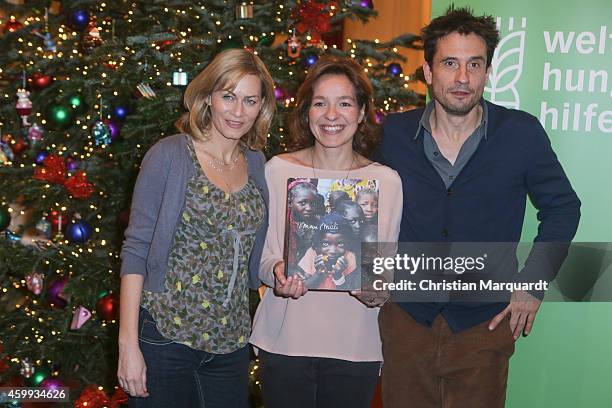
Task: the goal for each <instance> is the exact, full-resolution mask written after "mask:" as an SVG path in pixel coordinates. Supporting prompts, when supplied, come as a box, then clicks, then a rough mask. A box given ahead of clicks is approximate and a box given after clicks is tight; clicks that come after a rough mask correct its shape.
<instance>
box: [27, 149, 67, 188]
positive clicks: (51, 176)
mask: <svg viewBox="0 0 612 408" xmlns="http://www.w3.org/2000/svg"><path fill="white" fill-rule="evenodd" d="M43 166H44V167H43V168H40V167H38V168H36V169H35V170H34V176H33V177H34V179H36V180H43V181H48V182H49V183H54V184H64V181H65V180H66V163H65V162H64V159H63V158H61V157H60V156H57V155H55V154H50V155H48V156H47V157H45V160H43Z"/></svg>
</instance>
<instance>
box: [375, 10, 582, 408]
mask: <svg viewBox="0 0 612 408" xmlns="http://www.w3.org/2000/svg"><path fill="white" fill-rule="evenodd" d="M422 36H423V45H424V49H425V60H426V62H425V63H424V64H423V71H424V74H425V79H426V81H427V84H428V86H429V91H430V95H431V99H432V101H431V102H430V103H429V104H428V105H427V107H426V108H424V109H417V110H413V111H409V112H403V113H399V114H394V115H390V116H389V117H388V118H387V120H386V122H385V136H384V139H383V143H382V146H381V149H380V158H381V160H380V161H382V162H383V163H384V164H387V165H389V166H390V167H392V168H394V169H395V170H396V171H397V172H398V173H399V175H400V177H401V178H402V184H403V196H404V197H406V199H405V200H404V208H403V216H402V221H401V230H400V238H399V240H400V241H402V242H443V243H451V242H508V243H517V242H519V241H520V236H521V230H522V225H523V219H524V215H525V205H526V199H527V197H529V198H530V199H531V201H532V203H533V204H534V206H535V207H536V208H537V210H538V220H539V221H540V223H539V228H538V234H537V236H536V237H535V242H536V243H538V242H557V243H569V242H570V241H571V240H572V238H573V236H574V234H575V232H576V229H577V227H578V221H579V219H580V201H579V199H578V197H577V196H576V194H575V192H574V190H573V189H572V187H571V185H570V183H569V181H568V179H567V177H566V175H565V173H564V172H563V169H562V168H561V165H560V164H559V162H558V160H557V157H556V156H555V153H554V152H553V150H552V148H551V145H550V141H549V139H548V137H547V135H546V133H545V131H544V129H543V128H542V126H541V125H540V123H539V122H538V120H537V119H536V118H535V117H533V116H531V115H529V114H527V113H525V112H522V111H518V110H511V109H506V108H504V107H501V106H497V105H495V104H492V103H490V102H488V101H485V100H484V99H483V98H482V95H483V92H484V87H485V84H486V82H487V76H488V74H489V70H490V66H491V61H492V58H493V52H494V50H495V47H496V45H497V43H498V42H499V34H498V31H497V29H496V27H495V22H494V20H493V18H492V17H490V16H482V17H476V16H474V15H473V14H472V12H471V11H470V10H469V9H463V8H462V9H452V8H451V9H449V10H448V11H447V12H446V14H445V15H443V16H440V17H438V18H435V19H434V20H432V21H431V23H430V24H429V25H428V26H427V27H425V28H424V29H423V30H422ZM566 251H567V246H564V247H563V248H561V251H560V253H558V254H557V256H553V257H548V258H545V257H546V254H544V255H543V254H542V253H539V252H538V251H537V250H535V246H534V250H532V252H531V253H530V255H529V257H528V259H527V262H526V264H525V265H526V266H525V267H524V268H523V269H522V270H521V273H520V274H519V275H521V276H522V277H529V276H534V274H538V273H539V272H538V269H542V268H540V267H541V266H542V265H544V264H545V263H546V262H547V263H546V266H547V268H545V269H547V273H548V275H547V279H552V277H554V275H555V274H556V272H557V271H558V268H559V267H560V265H561V263H562V261H563V258H564V256H565V254H566ZM513 257H514V260H516V256H515V255H513ZM543 260H544V261H545V262H544V261H543ZM510 265H511V267H512V268H514V270H515V272H518V265H517V264H515V263H514V262H512V263H510ZM542 297H543V293H538V292H526V291H515V292H513V293H512V294H511V296H510V295H509V296H508V299H507V300H508V301H505V302H501V301H497V302H489V303H485V302H482V301H480V302H478V303H477V302H463V303H459V302H433V301H432V302H429V303H423V302H421V303H417V302H412V303H409V302H404V303H399V302H398V303H388V304H387V305H385V306H384V307H383V308H382V310H381V312H380V316H379V321H380V331H381V337H382V342H383V353H384V361H385V363H384V366H383V403H384V406H385V408H395V407H402V408H404V407H417V408H428V407H453V408H454V407H458V408H463V407H465V408H475V407H486V408H493V407H503V406H504V402H505V393H506V383H507V376H508V361H509V358H510V356H511V355H512V354H513V352H514V342H515V341H516V339H517V338H518V337H519V336H520V335H525V336H526V335H528V334H529V332H530V331H531V328H532V324H533V321H534V318H535V315H536V313H537V311H538V308H539V306H540V302H541V299H542Z"/></svg>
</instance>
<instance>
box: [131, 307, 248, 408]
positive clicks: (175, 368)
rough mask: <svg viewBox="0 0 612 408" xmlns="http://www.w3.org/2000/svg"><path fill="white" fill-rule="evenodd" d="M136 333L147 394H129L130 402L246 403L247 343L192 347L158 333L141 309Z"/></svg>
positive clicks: (144, 406)
mask: <svg viewBox="0 0 612 408" xmlns="http://www.w3.org/2000/svg"><path fill="white" fill-rule="evenodd" d="M138 333H139V335H138V339H139V343H140V350H141V351H142V354H143V356H144V360H145V363H146V365H147V390H148V391H149V396H148V397H147V398H136V397H130V399H129V406H130V407H132V408H162V407H163V408H168V407H176V408H183V407H185V408H188V407H194V408H195V407H199V408H229V407H231V408H234V407H235V408H245V407H248V382H249V379H248V370H249V348H248V346H245V347H243V348H241V349H239V350H236V351H234V352H232V353H229V354H211V353H207V352H205V351H201V350H194V349H192V348H190V347H187V346H185V345H184V344H179V343H176V342H174V341H172V340H169V339H166V338H165V337H163V336H162V335H161V334H160V333H159V331H158V330H157V326H156V324H155V321H154V320H153V318H152V317H151V315H150V314H149V312H148V311H146V310H145V309H142V308H141V309H140V317H139V322H138Z"/></svg>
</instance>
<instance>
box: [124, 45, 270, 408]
mask: <svg viewBox="0 0 612 408" xmlns="http://www.w3.org/2000/svg"><path fill="white" fill-rule="evenodd" d="M184 100H185V107H186V109H187V112H186V113H185V114H184V115H183V116H182V117H181V118H180V119H179V120H178V121H177V128H178V129H179V130H180V131H181V132H182V133H181V134H177V135H174V136H169V137H167V138H164V139H162V140H161V141H159V142H158V143H156V144H155V145H154V146H153V147H152V148H151V149H150V150H149V151H148V152H147V154H146V156H145V158H144V160H143V162H142V166H141V169H140V173H139V175H138V179H137V181H136V186H135V188H134V196H133V199H132V209H131V214H130V223H129V226H128V228H127V230H126V231H125V241H124V243H123V248H122V251H121V258H122V265H121V301H120V326H119V367H118V371H117V375H118V378H119V384H120V385H121V387H123V389H124V390H125V391H126V392H127V393H128V394H129V395H130V399H129V405H130V406H131V407H204V406H206V407H207V408H208V407H219V408H221V407H223V408H225V407H246V406H247V404H248V366H249V349H248V344H247V343H248V338H249V334H250V328H251V324H250V316H249V302H248V287H249V286H250V287H251V288H257V287H258V286H259V278H258V276H257V270H258V268H259V261H260V256H261V248H262V246H263V238H264V237H265V231H266V229H267V199H268V195H267V188H266V185H265V180H264V174H263V172H264V163H265V158H264V156H263V154H262V153H261V152H260V151H259V150H260V149H261V148H262V147H263V146H264V145H265V142H266V135H267V132H268V128H269V126H270V122H271V120H272V116H273V114H274V109H275V99H274V88H273V82H272V79H271V77H270V74H269V73H268V71H267V70H266V68H265V66H264V65H263V63H262V62H261V60H260V59H259V58H258V57H257V56H256V55H254V54H252V53H250V52H248V51H246V50H242V49H241V50H228V51H224V52H222V53H220V54H219V55H217V56H216V57H215V59H214V60H213V61H212V62H211V63H210V64H209V65H208V66H207V67H206V69H204V70H203V71H202V72H201V73H200V74H199V75H198V76H197V77H196V78H195V79H194V80H193V81H192V82H191V83H190V84H189V86H188V87H187V90H186V92H185V98H184Z"/></svg>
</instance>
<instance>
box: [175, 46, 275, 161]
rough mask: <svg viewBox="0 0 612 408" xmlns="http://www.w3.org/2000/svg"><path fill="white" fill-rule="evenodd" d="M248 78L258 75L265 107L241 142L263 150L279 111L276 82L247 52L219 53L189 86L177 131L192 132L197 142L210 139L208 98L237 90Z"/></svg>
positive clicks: (238, 50) (259, 62)
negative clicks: (207, 131) (277, 109)
mask: <svg viewBox="0 0 612 408" xmlns="http://www.w3.org/2000/svg"><path fill="white" fill-rule="evenodd" d="M245 75H255V76H257V77H258V78H259V79H260V81H261V96H262V104H261V110H260V111H259V115H258V116H257V119H256V120H255V123H254V124H253V127H252V128H251V129H249V131H248V132H247V133H246V134H245V135H244V136H243V137H242V140H241V142H242V143H243V144H244V145H245V146H247V147H248V148H249V149H253V150H261V149H263V147H264V146H265V145H266V141H267V136H268V129H269V128H270V124H271V123H272V119H273V117H274V112H275V110H276V99H275V98H274V82H273V80H272V77H271V76H270V73H269V72H268V70H267V69H266V66H265V65H264V64H263V62H261V60H260V59H259V57H257V56H256V55H255V54H253V53H251V52H249V51H247V50H244V49H230V50H225V51H223V52H221V53H219V54H218V55H217V56H216V57H215V58H214V59H213V60H212V62H211V63H210V64H208V66H207V67H206V68H205V69H204V70H203V71H202V72H200V73H199V74H198V75H197V76H196V77H195V78H194V79H193V80H192V81H191V82H190V83H189V86H187V89H186V90H185V96H184V98H183V100H184V104H185V108H186V109H187V112H185V113H184V114H183V115H181V117H180V118H179V119H178V120H177V121H176V122H175V124H174V125H175V126H176V128H177V129H178V130H179V131H180V132H183V133H189V134H190V135H191V136H193V137H194V138H195V139H198V140H202V141H204V140H207V137H206V135H205V131H206V130H208V129H209V127H210V123H211V113H210V109H209V105H208V101H209V97H210V96H211V95H212V93H213V92H215V91H218V90H221V89H226V90H231V89H233V88H235V87H236V84H238V82H240V80H241V79H242V78H243V77H244V76H245Z"/></svg>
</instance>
